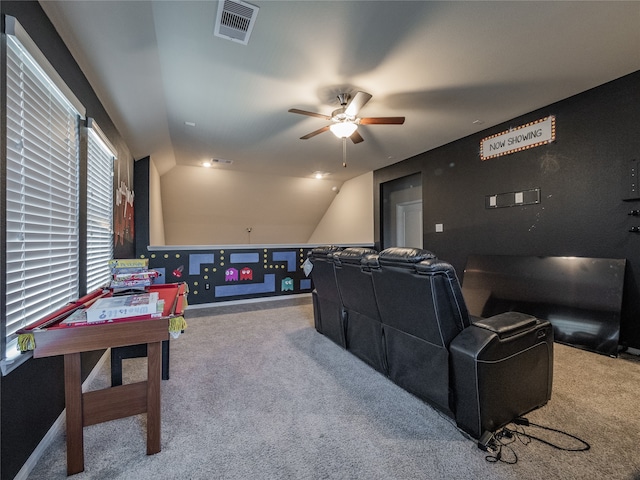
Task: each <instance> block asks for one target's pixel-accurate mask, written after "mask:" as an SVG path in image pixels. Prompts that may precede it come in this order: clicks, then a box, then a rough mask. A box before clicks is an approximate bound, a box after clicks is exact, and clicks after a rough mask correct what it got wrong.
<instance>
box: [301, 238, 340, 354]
mask: <svg viewBox="0 0 640 480" xmlns="http://www.w3.org/2000/svg"><path fill="white" fill-rule="evenodd" d="M340 250H342V248H340V247H336V246H334V245H328V246H322V247H316V248H313V249H312V250H311V252H309V257H308V258H309V260H310V261H311V263H312V264H313V269H312V270H311V280H312V281H313V285H314V289H313V291H312V292H311V297H312V299H313V320H314V325H315V328H316V330H317V331H318V332H320V333H322V334H323V335H325V336H326V337H328V338H329V339H331V340H333V341H334V342H335V343H337V344H338V345H340V346H341V347H342V348H345V347H346V340H345V325H344V322H345V312H344V307H343V306H342V299H341V298H340V292H339V291H338V283H337V281H336V271H335V267H334V260H333V255H334V253H336V252H339V251H340Z"/></svg>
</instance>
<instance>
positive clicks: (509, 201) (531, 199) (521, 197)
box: [484, 188, 540, 208]
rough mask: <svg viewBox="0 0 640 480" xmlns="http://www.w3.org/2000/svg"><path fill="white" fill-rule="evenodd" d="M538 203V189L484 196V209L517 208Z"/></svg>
mask: <svg viewBox="0 0 640 480" xmlns="http://www.w3.org/2000/svg"><path fill="white" fill-rule="evenodd" d="M536 203H540V189H539V188H533V189H531V190H520V191H517V192H508V193H497V194H494V195H485V197H484V208H502V207H518V206H521V205H535V204H536Z"/></svg>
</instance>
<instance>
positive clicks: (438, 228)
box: [436, 223, 444, 233]
mask: <svg viewBox="0 0 640 480" xmlns="http://www.w3.org/2000/svg"><path fill="white" fill-rule="evenodd" d="M443 231H444V225H443V224H442V223H436V232H438V233H439V232H443Z"/></svg>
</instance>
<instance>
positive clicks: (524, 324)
mask: <svg viewBox="0 0 640 480" xmlns="http://www.w3.org/2000/svg"><path fill="white" fill-rule="evenodd" d="M537 322H538V319H537V318H536V317H533V316H531V315H528V314H526V313H520V312H505V313H500V314H498V315H494V316H493V317H489V318H481V319H478V320H476V321H475V322H473V325H475V326H476V327H480V328H484V329H485V330H489V331H491V332H493V333H495V334H496V335H498V337H499V338H500V339H504V338H509V337H512V336H514V335H517V334H519V333H521V332H524V331H525V330H528V329H530V328H531V327H533V326H534V325H535V324H536V323H537Z"/></svg>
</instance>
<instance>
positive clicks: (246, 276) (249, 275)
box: [240, 267, 253, 280]
mask: <svg viewBox="0 0 640 480" xmlns="http://www.w3.org/2000/svg"><path fill="white" fill-rule="evenodd" d="M240 280H253V270H251V269H250V268H249V267H243V268H242V269H241V270H240Z"/></svg>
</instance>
